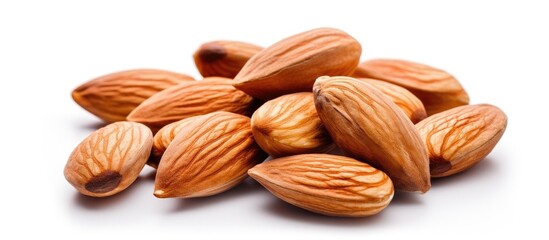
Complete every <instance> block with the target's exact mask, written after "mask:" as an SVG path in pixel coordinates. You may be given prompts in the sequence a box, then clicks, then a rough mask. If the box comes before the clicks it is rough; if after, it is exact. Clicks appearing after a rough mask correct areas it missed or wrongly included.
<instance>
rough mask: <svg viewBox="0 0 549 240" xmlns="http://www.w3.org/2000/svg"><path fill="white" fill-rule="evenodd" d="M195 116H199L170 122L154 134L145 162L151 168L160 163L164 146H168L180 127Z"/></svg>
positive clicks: (164, 149)
mask: <svg viewBox="0 0 549 240" xmlns="http://www.w3.org/2000/svg"><path fill="white" fill-rule="evenodd" d="M197 117H200V116H195V117H190V118H185V119H183V120H179V121H177V122H173V123H170V124H168V125H166V126H164V127H163V128H161V129H160V130H159V131H158V132H157V133H156V134H155V135H154V141H153V147H152V151H151V156H150V157H149V161H148V162H147V164H148V165H150V166H151V167H153V168H158V163H160V159H161V158H162V155H164V152H165V151H166V148H168V146H169V145H170V143H171V142H172V141H173V139H174V138H175V136H176V135H177V134H178V133H179V132H180V131H181V129H183V127H185V126H186V125H187V124H189V123H190V122H192V121H193V119H194V118H197Z"/></svg>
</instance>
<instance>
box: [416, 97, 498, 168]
mask: <svg viewBox="0 0 549 240" xmlns="http://www.w3.org/2000/svg"><path fill="white" fill-rule="evenodd" d="M416 127H417V129H418V130H419V133H420V135H421V137H422V139H423V141H424V143H425V145H426V146H427V152H428V153H429V160H430V168H431V176H432V177H445V176H450V175H453V174H456V173H459V172H461V171H463V170H466V169H469V168H471V167H473V166H474V165H475V164H477V163H478V162H480V161H481V160H482V159H484V158H485V157H486V156H487V155H488V154H489V153H490V152H491V151H492V149H494V147H495V146H496V144H497V143H498V141H499V140H500V139H501V136H503V133H504V132H505V128H506V127H507V116H506V115H505V113H504V112H503V111H501V109H499V108H498V107H495V106H492V105H489V104H478V105H470V106H461V107H456V108H453V109H450V110H447V111H444V112H440V113H438V114H435V115H432V116H430V117H428V118H426V119H425V120H423V121H421V122H419V123H418V124H417V125H416Z"/></svg>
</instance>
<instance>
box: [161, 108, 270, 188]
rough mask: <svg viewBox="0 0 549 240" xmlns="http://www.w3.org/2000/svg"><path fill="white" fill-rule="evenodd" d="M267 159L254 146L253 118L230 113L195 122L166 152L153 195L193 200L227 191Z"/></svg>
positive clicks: (203, 117) (178, 136) (182, 131)
mask: <svg viewBox="0 0 549 240" xmlns="http://www.w3.org/2000/svg"><path fill="white" fill-rule="evenodd" d="M266 157H267V155H266V154H265V153H264V152H263V151H262V150H261V149H260V148H259V146H257V144H256V143H255V142H254V138H253V135H252V129H251V126H250V118H248V117H246V116H243V115H239V114H235V113H229V112H214V113H210V114H207V115H203V116H200V117H197V118H194V120H193V121H192V122H191V123H188V124H187V125H186V126H184V127H183V129H182V130H181V131H180V132H179V134H177V136H176V137H175V139H174V140H173V141H172V143H171V144H170V145H169V146H168V148H167V149H166V152H164V156H162V159H161V160H160V164H159V166H158V170H157V173H156V180H155V191H154V195H155V196H156V197H159V198H170V197H181V198H191V197H204V196H210V195H214V194H217V193H220V192H223V191H226V190H228V189H230V188H232V187H234V186H236V185H237V184H239V183H240V182H242V181H243V180H244V179H245V178H246V177H247V174H246V172H247V171H248V169H250V168H251V167H253V166H255V165H256V164H258V163H260V162H262V161H263V160H265V158H266Z"/></svg>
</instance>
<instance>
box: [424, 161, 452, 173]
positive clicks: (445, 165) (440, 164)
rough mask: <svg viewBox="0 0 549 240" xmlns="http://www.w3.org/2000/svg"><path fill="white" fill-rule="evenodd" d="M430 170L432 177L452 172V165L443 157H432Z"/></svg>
mask: <svg viewBox="0 0 549 240" xmlns="http://www.w3.org/2000/svg"><path fill="white" fill-rule="evenodd" d="M429 168H430V169H431V175H438V174H442V173H445V172H446V171H448V170H450V168H452V164H451V163H450V162H448V161H446V160H445V159H444V158H442V157H430V158H429Z"/></svg>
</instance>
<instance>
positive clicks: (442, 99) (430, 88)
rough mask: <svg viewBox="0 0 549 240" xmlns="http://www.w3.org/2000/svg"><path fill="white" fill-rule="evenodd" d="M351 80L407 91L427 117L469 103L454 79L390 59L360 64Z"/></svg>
mask: <svg viewBox="0 0 549 240" xmlns="http://www.w3.org/2000/svg"><path fill="white" fill-rule="evenodd" d="M353 77H365V78H374V79H379V80H383V81H387V82H390V83H393V84H396V85H399V86H401V87H403V88H406V89H408V90H409V91H410V92H412V93H413V94H414V95H416V96H417V97H418V98H419V99H420V100H421V101H422V102H423V105H424V106H425V109H426V110H427V114H429V115H432V114H435V113H438V112H442V111H444V110H447V109H450V108H453V107H457V106H461V105H467V104H469V95H467V92H465V89H463V87H462V86H461V84H460V83H459V82H458V80H457V79H455V78H454V77H453V76H452V75H450V74H448V73H447V72H445V71H443V70H440V69H436V68H433V67H431V66H427V65H423V64H419V63H414V62H409V61H402V60H392V59H375V60H369V61H366V62H363V63H361V64H360V65H359V66H358V67H357V70H356V71H355V72H354V73H353Z"/></svg>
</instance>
